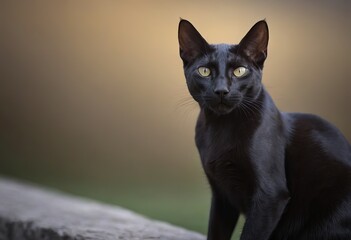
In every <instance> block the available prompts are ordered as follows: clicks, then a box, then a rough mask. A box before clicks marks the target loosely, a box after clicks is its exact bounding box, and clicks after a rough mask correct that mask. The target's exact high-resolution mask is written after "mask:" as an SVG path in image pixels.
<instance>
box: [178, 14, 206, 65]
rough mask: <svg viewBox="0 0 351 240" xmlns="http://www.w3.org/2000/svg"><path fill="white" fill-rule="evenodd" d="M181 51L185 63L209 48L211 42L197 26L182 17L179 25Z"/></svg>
mask: <svg viewBox="0 0 351 240" xmlns="http://www.w3.org/2000/svg"><path fill="white" fill-rule="evenodd" d="M178 41H179V53H180V57H181V58H182V59H183V62H184V65H186V64H188V63H189V62H192V61H194V60H195V58H197V57H198V56H200V55H202V54H205V53H206V52H207V51H208V50H209V48H210V47H209V44H208V43H207V42H206V40H205V39H204V38H203V37H202V36H201V35H200V33H199V32H198V31H197V30H196V28H195V27H194V26H193V25H192V24H191V23H190V22H189V21H187V20H184V19H181V20H180V22H179V27H178Z"/></svg>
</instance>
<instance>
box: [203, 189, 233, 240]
mask: <svg viewBox="0 0 351 240" xmlns="http://www.w3.org/2000/svg"><path fill="white" fill-rule="evenodd" d="M238 218H239V212H238V211H237V210H236V209H234V208H233V207H232V206H231V204H230V203H229V202H228V201H227V200H225V199H224V198H221V197H220V196H219V195H217V194H212V202H211V210H210V220H209V225H208V235H207V239H208V240H230V238H231V235H232V233H233V230H234V227H235V225H236V223H237V221H238Z"/></svg>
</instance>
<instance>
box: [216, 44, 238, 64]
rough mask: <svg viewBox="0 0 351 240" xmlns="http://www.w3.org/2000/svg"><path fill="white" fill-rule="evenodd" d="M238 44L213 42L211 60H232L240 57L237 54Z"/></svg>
mask: <svg viewBox="0 0 351 240" xmlns="http://www.w3.org/2000/svg"><path fill="white" fill-rule="evenodd" d="M237 46H238V45H232V44H225V43H221V44H213V45H211V47H212V49H213V51H212V53H211V55H210V58H211V60H213V59H216V60H223V61H231V60H234V59H235V58H237V57H238V55H237V53H236V52H237V51H236V50H237Z"/></svg>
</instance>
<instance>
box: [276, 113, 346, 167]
mask: <svg viewBox="0 0 351 240" xmlns="http://www.w3.org/2000/svg"><path fill="white" fill-rule="evenodd" d="M282 115H283V117H284V119H285V122H287V125H289V128H290V139H295V140H294V142H295V143H296V142H298V143H300V144H308V145H309V144H313V145H319V146H320V147H322V149H324V150H326V151H328V152H330V153H332V154H333V155H335V156H339V157H338V158H341V159H348V162H349V163H350V162H351V145H350V143H349V142H348V141H347V139H346V138H345V137H344V135H343V134H342V133H341V131H340V130H339V129H338V128H337V127H336V126H334V125H333V124H332V123H330V122H329V121H327V120H326V119H324V118H322V117H320V116H318V115H314V114H309V113H283V114H282Z"/></svg>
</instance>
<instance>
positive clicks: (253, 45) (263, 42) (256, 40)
mask: <svg viewBox="0 0 351 240" xmlns="http://www.w3.org/2000/svg"><path fill="white" fill-rule="evenodd" d="M268 39H269V33H268V25H267V23H266V21H265V20H262V21H259V22H257V23H256V24H255V25H254V26H253V27H252V28H251V29H250V31H249V32H248V33H247V34H246V35H245V37H244V38H243V39H242V40H241V41H240V43H239V50H240V51H241V52H242V53H243V54H245V55H246V56H247V57H249V58H250V59H251V60H252V61H253V62H255V63H256V64H257V65H258V66H259V67H260V68H263V63H264V61H265V60H266V57H267V46H268Z"/></svg>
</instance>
